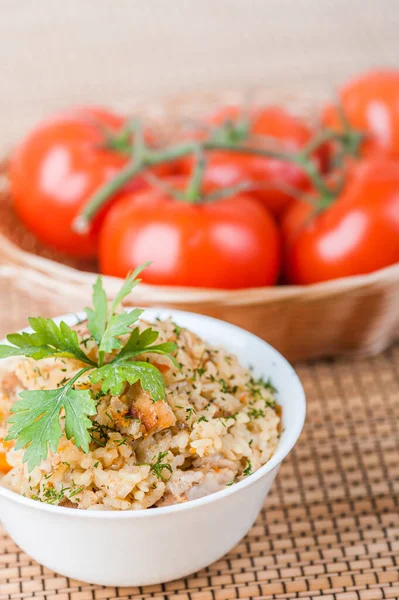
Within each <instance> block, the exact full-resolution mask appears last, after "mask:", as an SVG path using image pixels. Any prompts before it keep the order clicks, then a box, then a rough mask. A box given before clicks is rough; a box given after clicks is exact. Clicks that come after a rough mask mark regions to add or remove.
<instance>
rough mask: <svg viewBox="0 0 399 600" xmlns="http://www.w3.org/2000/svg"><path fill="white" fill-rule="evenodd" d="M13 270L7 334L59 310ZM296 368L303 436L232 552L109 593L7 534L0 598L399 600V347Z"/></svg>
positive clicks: (4, 314)
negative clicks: (53, 568)
mask: <svg viewBox="0 0 399 600" xmlns="http://www.w3.org/2000/svg"><path fill="white" fill-rule="evenodd" d="M9 276H10V277H11V273H9ZM10 277H7V271H6V270H5V271H3V274H2V277H1V278H0V335H3V334H4V333H6V332H7V331H13V330H15V329H16V328H18V327H21V326H22V325H24V323H25V319H26V316H27V315H28V314H32V315H36V314H43V315H44V314H45V313H47V314H52V315H54V314H56V313H57V306H56V305H55V304H52V305H51V306H43V304H42V303H41V301H40V300H39V299H38V298H37V297H35V296H34V295H33V296H32V297H27V296H26V295H24V296H21V293H20V292H17V291H16V289H15V287H13V285H12V279H11V278H10ZM82 305H83V304H82ZM297 369H298V372H299V375H300V377H301V379H302V381H303V384H304V387H305V391H306V394H307V401H308V416H307V423H306V426H305V429H304V432H303V434H302V436H301V438H300V441H299V442H298V444H297V446H296V447H295V449H294V451H293V452H292V453H291V455H290V456H289V458H288V459H287V460H286V461H285V462H284V464H283V466H282V468H281V470H280V474H279V476H278V478H277V480H276V482H275V484H274V487H273V488H272V492H271V493H270V495H269V497H268V498H267V500H266V503H265V506H264V508H263V510H262V512H261V514H260V516H259V518H258V520H257V522H256V523H255V525H254V526H253V528H252V530H251V531H250V533H249V534H248V536H247V537H246V538H245V539H244V540H242V541H241V542H240V543H239V544H238V545H237V546H236V547H235V548H234V549H233V550H232V551H231V552H230V553H229V554H228V555H226V556H225V557H224V558H223V559H221V560H219V561H218V562H216V563H214V564H213V565H211V566H210V567H208V568H207V569H204V570H203V571H200V572H199V573H196V574H195V575H193V576H191V577H188V578H186V579H183V580H179V581H173V582H170V583H166V584H164V585H155V586H149V587H144V588H120V589H116V588H103V587H101V586H94V585H86V584H83V583H81V582H78V581H74V580H71V579H67V578H65V577H61V576H57V575H55V574H54V573H52V572H50V571H49V570H47V569H45V568H42V567H41V566H40V565H38V564H37V563H36V562H34V561H32V560H31V559H30V558H29V557H28V556H27V555H26V554H24V553H23V552H21V551H20V550H19V548H18V547H17V546H16V545H15V544H14V543H13V542H12V541H11V540H10V538H8V536H7V535H6V534H5V533H4V531H1V530H0V562H1V567H0V598H1V599H4V600H5V599H7V600H9V599H11V598H13V599H14V598H22V599H25V598H35V599H41V600H92V599H95V600H97V599H98V600H100V599H105V600H111V599H113V598H139V599H147V598H155V599H164V600H230V599H233V598H239V599H241V598H254V599H255V598H265V599H272V598H273V599H283V598H302V599H313V600H316V599H323V600H377V599H380V598H396V599H398V598H399V346H396V347H394V348H392V349H391V350H389V351H387V352H385V353H383V354H381V355H379V356H378V357H375V358H369V359H362V360H356V361H353V360H352V361H348V360H347V359H334V360H323V361H318V362H314V363H302V364H299V365H297ZM154 542H155V541H154ZM193 543H194V542H193ZM55 551H56V548H55ZM192 551H195V545H193V549H192ZM88 560H90V557H88Z"/></svg>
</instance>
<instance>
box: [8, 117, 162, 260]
mask: <svg viewBox="0 0 399 600" xmlns="http://www.w3.org/2000/svg"><path fill="white" fill-rule="evenodd" d="M124 122H125V119H123V118H122V117H121V116H120V115H117V114H115V113H112V112H110V111H108V110H105V109H101V108H97V107H83V108H77V109H74V110H70V111H68V112H66V113H63V114H60V115H58V116H57V117H55V118H52V119H50V120H48V121H46V122H44V123H42V124H40V125H39V126H37V127H36V128H35V129H34V130H33V131H32V132H31V133H30V134H29V135H28V136H27V137H26V138H25V139H24V140H23V141H22V143H20V144H19V145H18V146H17V147H16V148H15V150H14V152H13V154H12V157H11V160H10V166H9V180H10V185H11V194H12V198H13V201H14V206H15V210H16V212H17V214H18V215H19V217H20V218H21V220H22V221H23V223H24V224H25V225H26V226H27V227H28V228H29V229H30V230H31V231H32V232H33V233H34V234H35V235H36V236H37V237H38V238H39V239H40V240H41V241H42V242H44V243H45V244H48V245H49V246H53V247H54V248H56V249H58V250H60V251H63V252H66V253H68V254H70V255H74V256H80V257H84V258H93V257H95V256H96V254H97V242H98V231H99V228H100V225H101V222H102V219H103V217H104V214H105V212H106V210H107V207H105V208H104V210H101V211H100V212H99V214H98V215H97V217H96V219H95V220H94V222H93V224H92V227H91V229H90V231H89V232H86V233H83V234H78V233H76V232H75V231H74V230H73V228H72V222H73V220H74V218H75V217H76V215H77V214H78V212H79V211H80V210H81V209H82V208H83V206H84V205H85V203H86V202H87V200H88V198H89V197H90V196H91V195H92V194H93V193H94V192H95V191H96V190H97V189H99V188H101V187H102V186H104V184H106V183H107V182H108V181H109V180H111V179H112V178H113V177H114V176H115V175H116V174H117V173H118V172H119V171H120V170H121V169H122V168H123V167H124V166H125V165H126V164H127V162H129V161H130V159H131V156H130V154H129V148H130V145H129V140H130V137H131V136H129V133H128V132H127V130H124ZM146 139H147V141H148V142H149V141H151V139H152V138H151V136H150V134H146ZM159 168H160V169H161V172H165V171H166V172H168V169H167V166H166V165H164V166H162V167H159ZM129 185H130V188H131V189H134V188H139V187H142V186H143V185H145V182H144V180H143V179H142V177H137V178H135V179H134V180H133V181H131V182H130V183H129Z"/></svg>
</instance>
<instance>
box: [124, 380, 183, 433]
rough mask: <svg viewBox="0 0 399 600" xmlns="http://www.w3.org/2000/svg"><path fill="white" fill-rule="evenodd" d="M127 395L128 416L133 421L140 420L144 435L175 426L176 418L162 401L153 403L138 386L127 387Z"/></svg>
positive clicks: (147, 394) (146, 393)
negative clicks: (128, 402) (128, 403)
mask: <svg viewBox="0 0 399 600" xmlns="http://www.w3.org/2000/svg"><path fill="white" fill-rule="evenodd" d="M127 395H128V397H129V398H130V400H131V404H130V415H131V416H132V417H133V418H134V419H140V421H141V422H142V424H143V427H144V429H145V435H149V434H151V433H157V432H158V431H162V429H168V428H169V427H172V426H173V425H175V423H176V417H175V415H174V414H173V411H172V409H171V408H170V406H169V404H167V403H166V402H164V400H158V401H157V402H153V400H152V398H151V396H150V394H149V393H148V392H145V391H144V390H143V389H142V388H141V387H140V386H139V385H138V384H134V385H132V386H129V388H128V390H127Z"/></svg>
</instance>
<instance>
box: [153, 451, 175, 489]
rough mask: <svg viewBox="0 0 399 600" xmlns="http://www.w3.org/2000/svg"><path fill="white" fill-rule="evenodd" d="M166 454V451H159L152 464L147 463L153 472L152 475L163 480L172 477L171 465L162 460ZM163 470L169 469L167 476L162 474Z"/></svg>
mask: <svg viewBox="0 0 399 600" xmlns="http://www.w3.org/2000/svg"><path fill="white" fill-rule="evenodd" d="M167 454H168V452H167V451H166V452H159V454H158V458H157V460H156V461H155V462H154V463H152V464H151V463H150V465H149V467H150V470H151V472H152V473H154V475H156V477H158V479H161V480H162V481H163V482H166V481H168V479H170V478H171V477H172V473H173V470H172V467H171V465H170V464H169V463H163V462H162V461H163V459H164V458H165V456H166V455H167ZM154 458H155V457H154ZM164 471H169V477H165V476H164V474H163V472H164Z"/></svg>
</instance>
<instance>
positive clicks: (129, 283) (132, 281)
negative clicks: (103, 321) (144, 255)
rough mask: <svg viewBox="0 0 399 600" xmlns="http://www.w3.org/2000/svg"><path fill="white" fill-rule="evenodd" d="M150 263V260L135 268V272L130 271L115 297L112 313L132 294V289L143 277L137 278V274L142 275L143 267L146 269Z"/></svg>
mask: <svg viewBox="0 0 399 600" xmlns="http://www.w3.org/2000/svg"><path fill="white" fill-rule="evenodd" d="M149 265H150V263H149V262H146V263H144V264H143V265H141V266H140V267H137V269H135V270H134V271H133V273H130V274H129V275H128V276H127V277H126V279H125V283H124V284H123V286H122V287H121V289H120V290H119V292H118V293H117V294H116V296H115V299H114V301H113V303H112V305H111V314H113V313H114V312H115V310H116V308H117V307H118V306H119V304H120V303H121V302H122V300H124V299H125V298H126V296H128V295H129V294H130V292H131V291H132V289H133V288H134V287H136V285H138V284H139V283H140V282H141V279H137V276H138V275H140V273H141V271H143V269H145V268H146V267H148V266H149Z"/></svg>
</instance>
